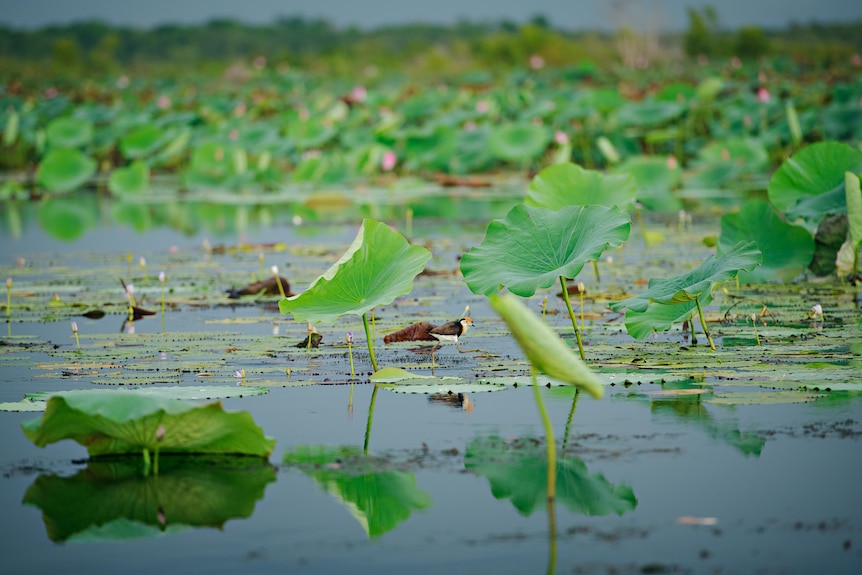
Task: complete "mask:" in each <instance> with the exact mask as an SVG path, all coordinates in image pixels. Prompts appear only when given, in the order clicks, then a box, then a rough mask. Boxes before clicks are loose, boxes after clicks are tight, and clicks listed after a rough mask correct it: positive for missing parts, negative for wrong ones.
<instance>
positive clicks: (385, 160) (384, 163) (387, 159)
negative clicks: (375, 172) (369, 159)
mask: <svg viewBox="0 0 862 575" xmlns="http://www.w3.org/2000/svg"><path fill="white" fill-rule="evenodd" d="M397 163H398V156H396V155H395V152H393V151H392V150H386V151H385V152H384V153H383V157H382V158H380V169H381V170H383V171H384V172H391V171H392V170H394V169H395V165H396V164H397Z"/></svg>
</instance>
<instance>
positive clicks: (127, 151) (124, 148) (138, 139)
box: [120, 124, 165, 160]
mask: <svg viewBox="0 0 862 575" xmlns="http://www.w3.org/2000/svg"><path fill="white" fill-rule="evenodd" d="M164 138H165V130H164V128H161V127H159V126H156V125H154V124H145V125H143V126H139V127H138V128H135V129H134V130H132V131H131V132H129V133H128V134H126V135H125V136H124V137H123V138H122V139H121V140H120V152H121V153H122V154H123V157H124V158H126V159H129V160H136V159H138V158H145V157H147V156H149V155H151V154H153V153H154V152H155V151H156V150H158V149H159V146H161V145H162V142H163V140H164Z"/></svg>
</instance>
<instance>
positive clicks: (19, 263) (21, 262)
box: [18, 258, 27, 268]
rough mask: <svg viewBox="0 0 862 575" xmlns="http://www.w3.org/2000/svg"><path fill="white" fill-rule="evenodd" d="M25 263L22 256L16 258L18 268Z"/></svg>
mask: <svg viewBox="0 0 862 575" xmlns="http://www.w3.org/2000/svg"><path fill="white" fill-rule="evenodd" d="M26 263H27V260H25V259H24V258H18V267H19V268H23V267H24V264H26Z"/></svg>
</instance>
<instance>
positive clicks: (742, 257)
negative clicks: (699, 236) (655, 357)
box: [609, 242, 761, 312]
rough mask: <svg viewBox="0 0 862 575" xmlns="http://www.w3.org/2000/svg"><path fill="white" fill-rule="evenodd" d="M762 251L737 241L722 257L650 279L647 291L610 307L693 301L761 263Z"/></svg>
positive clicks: (641, 307) (636, 307) (640, 308)
mask: <svg viewBox="0 0 862 575" xmlns="http://www.w3.org/2000/svg"><path fill="white" fill-rule="evenodd" d="M760 261H761V254H760V250H759V249H757V244H755V243H754V242H739V243H738V244H736V245H735V246H733V247H732V248H731V249H729V250H728V251H727V252H725V253H724V254H722V255H721V256H709V257H708V258H707V259H706V261H704V262H703V263H702V264H700V265H699V266H697V267H696V268H695V269H693V270H691V271H689V272H686V273H684V274H679V275H676V276H673V277H670V278H653V279H651V280H650V282H649V287H647V290H646V291H645V292H643V293H642V294H640V295H636V296H634V297H630V298H628V299H624V300H620V301H615V302H611V303H610V304H609V305H610V307H611V309H613V310H615V311H619V310H621V309H626V308H627V309H630V310H633V311H637V312H644V311H646V310H647V308H648V307H649V305H650V303H652V302H656V303H661V304H676V303H683V302H690V301H694V300H695V299H697V298H699V297H701V296H702V295H703V294H704V293H708V292H711V291H712V288H713V287H714V286H715V285H716V284H719V283H722V282H726V281H730V280H732V279H734V278H735V277H736V276H737V274H738V273H739V272H740V271H741V270H745V271H751V270H753V269H754V268H755V267H757V266H758V265H760Z"/></svg>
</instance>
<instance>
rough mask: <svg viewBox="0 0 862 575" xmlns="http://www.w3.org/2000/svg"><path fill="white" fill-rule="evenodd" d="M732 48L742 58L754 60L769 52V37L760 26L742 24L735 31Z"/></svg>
mask: <svg viewBox="0 0 862 575" xmlns="http://www.w3.org/2000/svg"><path fill="white" fill-rule="evenodd" d="M733 50H734V53H735V54H736V55H737V56H738V57H740V58H742V59H744V60H756V59H759V58H762V57H764V56H766V55H768V54H769V51H770V44H769V38H768V37H767V36H766V33H765V32H764V31H763V28H761V27H760V26H743V27H742V28H740V29H739V30H737V31H736V36H735V38H734V42H733Z"/></svg>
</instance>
